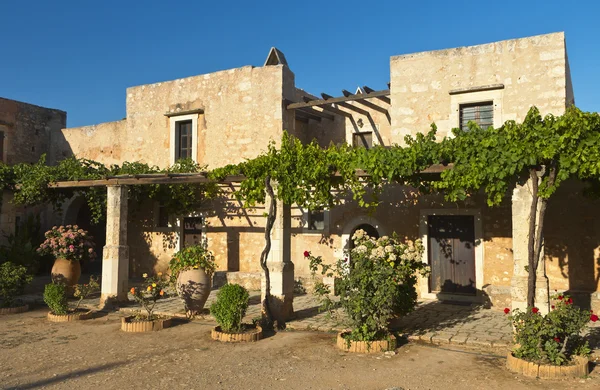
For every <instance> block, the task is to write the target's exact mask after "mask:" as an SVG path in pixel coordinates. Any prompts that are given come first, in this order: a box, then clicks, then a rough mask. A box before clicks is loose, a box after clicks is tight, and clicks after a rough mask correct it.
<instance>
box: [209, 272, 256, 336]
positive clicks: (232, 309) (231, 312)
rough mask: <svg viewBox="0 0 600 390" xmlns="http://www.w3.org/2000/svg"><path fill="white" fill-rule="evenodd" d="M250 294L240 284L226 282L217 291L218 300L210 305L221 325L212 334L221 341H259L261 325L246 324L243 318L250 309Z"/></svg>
mask: <svg viewBox="0 0 600 390" xmlns="http://www.w3.org/2000/svg"><path fill="white" fill-rule="evenodd" d="M249 299H250V295H249V294H248V290H246V289H245V288H244V287H242V286H240V285H239V284H226V285H224V286H223V287H221V288H220V289H219V291H218V292H217V299H216V301H215V302H214V303H213V304H212V305H211V306H210V314H212V315H213V317H215V320H216V321H217V323H218V324H219V326H217V327H215V328H214V329H213V331H212V333H211V336H212V338H213V339H215V340H220V341H257V340H259V339H260V338H261V336H262V329H261V328H260V327H259V326H255V325H248V324H244V323H243V322H242V320H243V319H244V316H245V315H246V310H247V309H248V301H249Z"/></svg>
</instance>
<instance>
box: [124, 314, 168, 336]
mask: <svg viewBox="0 0 600 390" xmlns="http://www.w3.org/2000/svg"><path fill="white" fill-rule="evenodd" d="M134 318H135V317H134V316H129V317H123V318H121V330H122V331H124V332H131V333H141V332H156V331H159V330H163V329H165V328H168V327H170V326H171V318H161V319H158V320H153V321H132V320H133V319H134Z"/></svg>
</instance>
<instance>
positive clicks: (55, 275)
mask: <svg viewBox="0 0 600 390" xmlns="http://www.w3.org/2000/svg"><path fill="white" fill-rule="evenodd" d="M50 274H51V276H52V281H53V282H55V283H64V284H65V285H66V286H67V287H69V288H72V287H73V286H74V285H76V284H77V282H79V277H80V276H81V264H80V263H79V261H76V260H75V261H71V260H67V259H64V258H58V259H56V260H55V261H54V265H53V266H52V271H51V272H50ZM69 291H70V290H69Z"/></svg>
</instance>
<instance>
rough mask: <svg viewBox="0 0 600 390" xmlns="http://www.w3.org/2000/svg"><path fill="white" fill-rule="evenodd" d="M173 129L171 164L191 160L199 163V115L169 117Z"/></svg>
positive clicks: (174, 115)
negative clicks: (184, 159) (185, 159)
mask: <svg viewBox="0 0 600 390" xmlns="http://www.w3.org/2000/svg"><path fill="white" fill-rule="evenodd" d="M169 121H170V125H171V126H170V127H171V136H170V138H171V142H170V145H171V147H170V151H169V155H170V156H169V163H170V164H171V165H173V164H175V162H177V160H181V159H183V158H191V159H192V160H194V161H196V162H197V158H198V157H197V154H198V113H196V112H194V113H193V114H182V115H179V114H177V115H176V114H172V115H170V117H169Z"/></svg>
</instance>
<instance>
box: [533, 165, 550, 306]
mask: <svg viewBox="0 0 600 390" xmlns="http://www.w3.org/2000/svg"><path fill="white" fill-rule="evenodd" d="M529 174H530V177H531V181H532V191H531V195H532V196H533V200H532V202H531V212H530V215H529V218H530V219H529V259H528V260H529V275H528V279H527V281H528V283H527V306H528V307H534V306H535V295H536V294H535V289H536V280H537V270H538V266H539V264H540V257H541V252H542V245H543V243H544V217H545V215H546V209H547V208H548V199H546V198H538V178H537V174H536V172H535V170H530V171H529ZM555 180H556V167H555V166H551V167H550V168H549V174H548V186H552V185H553V184H554V181H555ZM538 199H539V202H540V211H539V216H538V215H537V205H538ZM536 222H537V223H536ZM536 226H537V229H536Z"/></svg>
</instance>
